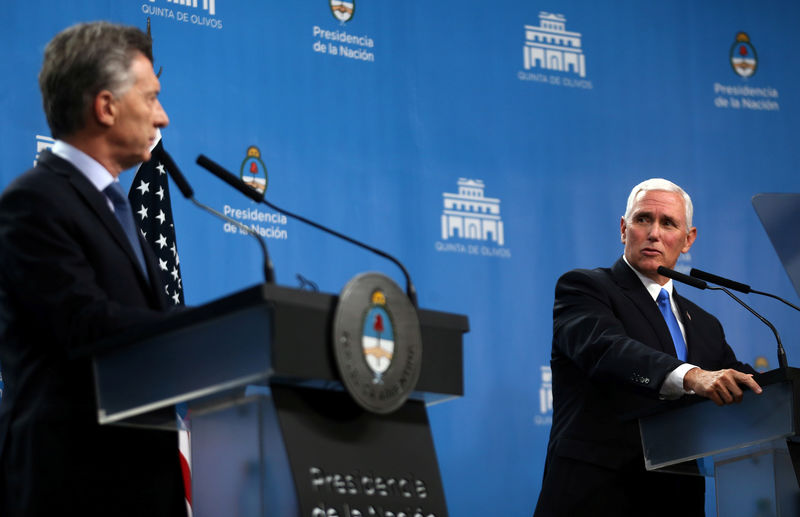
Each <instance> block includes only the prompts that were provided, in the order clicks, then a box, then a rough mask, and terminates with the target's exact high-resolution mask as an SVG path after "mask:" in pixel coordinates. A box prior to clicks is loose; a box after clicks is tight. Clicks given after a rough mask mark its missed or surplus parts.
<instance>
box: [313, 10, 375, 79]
mask: <svg viewBox="0 0 800 517" xmlns="http://www.w3.org/2000/svg"><path fill="white" fill-rule="evenodd" d="M328 4H329V6H330V10H331V13H332V14H333V17H334V18H336V19H337V20H338V21H339V24H338V26H336V25H334V26H333V27H330V26H329V27H326V25H332V24H331V22H330V18H327V23H320V24H319V25H314V26H313V27H312V28H311V36H312V38H313V39H314V42H313V43H312V44H311V48H312V50H313V51H314V53H316V54H323V55H326V56H334V57H336V58H346V59H352V60H354V61H361V62H363V63H374V62H375V40H374V39H372V37H370V36H369V35H368V34H352V33H349V32H347V31H345V30H344V24H345V23H347V22H349V21H350V20H352V19H353V14H355V12H356V3H355V0H328Z"/></svg>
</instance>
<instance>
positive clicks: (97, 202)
mask: <svg viewBox="0 0 800 517" xmlns="http://www.w3.org/2000/svg"><path fill="white" fill-rule="evenodd" d="M39 162H40V163H41V164H43V165H45V166H47V167H49V168H50V169H52V170H53V171H54V172H55V173H56V174H61V175H63V176H66V177H67V179H68V180H69V182H70V184H71V185H72V187H73V188H74V189H75V190H76V192H77V193H78V195H79V197H80V198H81V199H83V201H84V202H85V203H86V205H87V206H88V207H89V208H90V209H91V211H92V212H93V213H94V214H95V216H96V217H97V218H98V219H99V220H100V222H101V223H102V225H103V227H104V228H105V229H106V231H108V233H109V234H110V235H111V237H112V238H113V239H114V241H116V243H117V244H118V245H119V246H120V247H121V248H122V249H123V251H124V252H125V254H126V255H127V256H128V260H129V261H130V262H131V267H133V269H134V270H135V271H136V275H137V278H138V279H139V282H140V283H141V284H142V286H143V287H144V289H145V291H146V292H148V293H150V294H151V298H152V294H153V293H154V286H153V285H151V284H150V282H149V281H148V279H147V278H146V277H145V275H144V272H143V271H142V269H141V267H140V266H139V260H138V258H137V257H136V255H135V254H134V251H133V248H131V244H130V242H129V241H128V238H127V237H126V236H125V232H124V231H123V230H122V227H121V226H120V224H119V221H117V218H116V217H115V216H114V214H113V213H112V212H111V209H110V208H109V207H108V202H107V201H106V197H105V196H104V195H103V194H102V193H101V192H99V191H98V190H97V189H96V188H95V186H94V185H92V183H91V182H90V181H89V180H88V179H86V177H85V176H84V175H83V174H82V173H81V172H80V171H79V170H78V169H76V168H75V166H73V165H72V164H71V163H69V162H68V161H66V160H64V159H62V158H60V157H58V156H56V155H54V154H53V153H51V152H50V151H43V152H42V154H41V156H40V158H39ZM142 251H143V252H144V254H145V256H147V255H148V252H149V250H148V249H146V246H143V250H142ZM145 261H146V262H148V264H147V267H148V272H149V274H150V277H151V278H154V277H153V272H152V271H153V269H154V268H155V265H154V263H153V260H152V258H149V259H148V258H146V259H145ZM159 274H160V273H159V272H158V271H156V277H155V278H158V275H159ZM158 283H159V282H155V284H158ZM155 294H156V296H157V300H158V305H159V307H163V305H164V303H163V296H159V295H158V294H159V293H155Z"/></svg>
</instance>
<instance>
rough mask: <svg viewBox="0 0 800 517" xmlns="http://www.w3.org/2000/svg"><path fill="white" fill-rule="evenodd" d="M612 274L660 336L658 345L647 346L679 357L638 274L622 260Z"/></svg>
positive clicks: (616, 263)
mask: <svg viewBox="0 0 800 517" xmlns="http://www.w3.org/2000/svg"><path fill="white" fill-rule="evenodd" d="M611 274H612V277H613V278H614V281H615V282H616V283H617V285H619V287H620V290H621V291H622V293H623V294H624V295H625V296H627V297H628V298H629V299H630V300H631V301H632V302H633V304H634V305H635V306H636V308H637V309H639V311H640V313H641V314H642V318H643V319H644V320H645V321H647V322H648V323H649V324H650V325H651V327H652V328H653V332H655V334H656V336H658V343H646V344H648V345H650V346H651V347H653V348H656V349H658V350H661V351H662V352H664V353H667V354H670V355H671V356H673V357H677V354H676V353H675V343H673V342H672V335H671V334H670V333H669V327H667V322H666V321H664V316H663V315H662V314H661V311H660V310H658V305H656V302H655V301H653V298H652V297H651V296H650V293H649V292H647V289H645V287H644V284H642V281H641V280H639V277H638V276H636V273H634V272H633V270H632V269H631V268H630V267H629V266H628V264H626V263H625V261H624V260H623V259H622V258H620V259H619V260H617V261H616V262H615V263H614V265H613V266H612V267H611Z"/></svg>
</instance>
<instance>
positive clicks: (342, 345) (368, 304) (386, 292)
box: [333, 273, 422, 414]
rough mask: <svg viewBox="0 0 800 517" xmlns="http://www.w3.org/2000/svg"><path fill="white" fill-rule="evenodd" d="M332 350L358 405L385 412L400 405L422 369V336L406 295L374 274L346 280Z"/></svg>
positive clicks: (337, 315)
mask: <svg viewBox="0 0 800 517" xmlns="http://www.w3.org/2000/svg"><path fill="white" fill-rule="evenodd" d="M333 352H334V357H335V358H336V365H337V367H338V369H339V374H340V375H341V377H342V382H343V383H344V386H345V388H346V389H347V391H348V393H350V396H352V397H353V399H354V400H355V401H356V403H357V404H358V405H359V406H361V407H362V408H364V409H366V410H367V411H372V412H373V413H384V414H385V413H391V412H392V411H394V410H396V409H397V408H399V407H400V406H402V405H403V404H404V403H405V401H406V399H408V396H409V395H410V394H411V392H412V391H414V388H415V387H416V385H417V380H418V379H419V373H420V371H421V370H422V333H421V331H420V326H419V319H418V318H417V311H416V309H415V308H414V306H413V305H412V304H411V301H410V300H409V299H408V296H406V293H404V292H403V291H402V290H401V289H400V287H398V286H397V284H395V283H394V282H393V281H392V280H391V279H390V278H388V277H386V276H384V275H381V274H378V273H363V274H360V275H358V276H356V277H355V278H353V279H352V280H350V281H349V282H348V283H347V285H346V286H344V289H342V292H341V294H340V295H339V303H338V305H337V306H336V313H335V314H334V319H333Z"/></svg>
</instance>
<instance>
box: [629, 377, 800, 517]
mask: <svg viewBox="0 0 800 517" xmlns="http://www.w3.org/2000/svg"><path fill="white" fill-rule="evenodd" d="M755 379H756V381H757V382H758V383H759V385H761V387H762V388H763V393H762V394H761V395H756V394H755V393H753V392H750V391H746V392H745V393H744V398H743V400H742V402H741V403H740V404H732V405H726V406H719V407H718V406H716V405H715V404H714V403H713V402H711V401H710V400H702V401H694V402H696V403H689V404H685V403H683V404H681V403H678V404H676V405H675V407H673V408H671V409H669V410H667V411H664V412H660V413H657V414H652V415H648V416H644V417H641V418H640V419H639V429H640V432H641V437H642V447H643V450H644V457H645V466H646V468H647V470H663V471H667V472H677V473H682V474H690V475H691V474H695V475H705V476H709V477H714V479H715V486H716V496H717V501H716V502H717V515H719V516H727V515H753V516H764V517H766V516H775V517H779V516H797V515H800V489H799V488H798V478H800V414H798V409H800V405H799V404H800V369H797V368H789V369H788V370H772V371H770V372H766V373H763V374H759V375H757V376H755ZM695 460H696V461H695Z"/></svg>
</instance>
